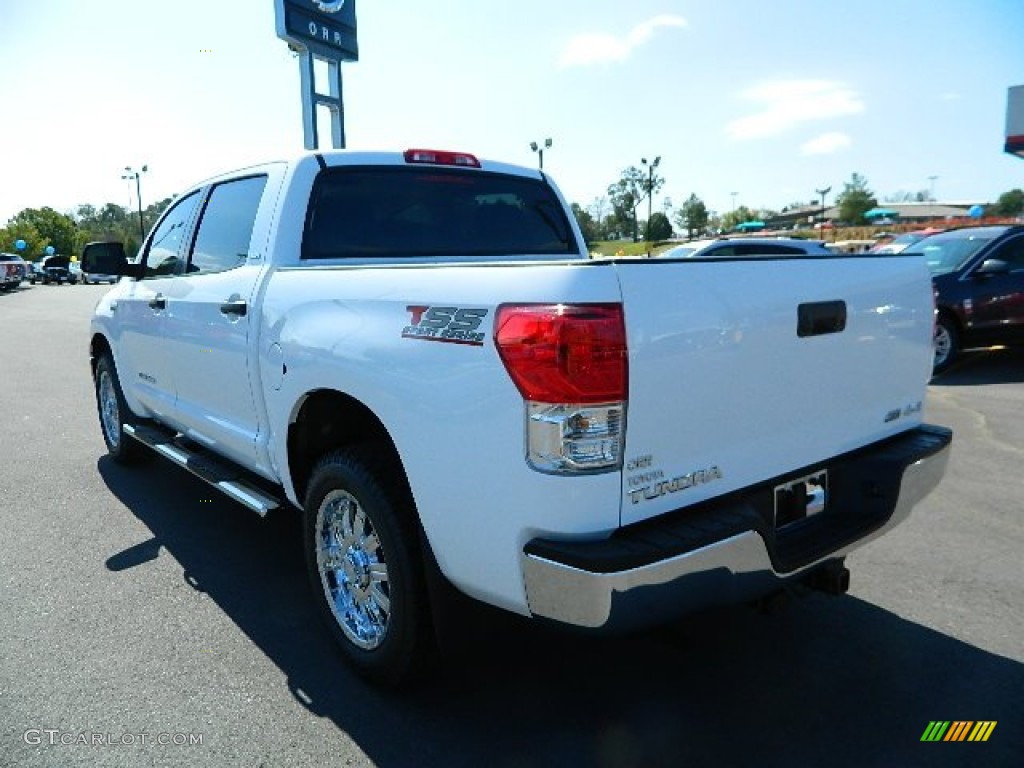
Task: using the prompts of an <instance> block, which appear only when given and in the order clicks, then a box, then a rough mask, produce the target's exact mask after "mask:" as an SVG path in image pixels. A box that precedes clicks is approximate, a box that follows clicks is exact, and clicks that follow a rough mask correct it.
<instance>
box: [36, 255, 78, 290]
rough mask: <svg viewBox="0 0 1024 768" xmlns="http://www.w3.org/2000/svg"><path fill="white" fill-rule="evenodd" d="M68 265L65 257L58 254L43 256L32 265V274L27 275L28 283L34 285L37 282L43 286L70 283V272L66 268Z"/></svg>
mask: <svg viewBox="0 0 1024 768" xmlns="http://www.w3.org/2000/svg"><path fill="white" fill-rule="evenodd" d="M70 263H71V262H70V260H69V259H68V257H67V256H61V255H60V254H54V255H53V256H45V257H44V258H42V259H40V260H39V261H37V262H36V263H35V264H33V267H32V274H31V275H29V278H28V281H29V282H30V283H32V285H35V284H36V282H37V281H38V282H40V283H42V284H43V285H49V284H50V283H56V284H57V285H60V284H61V283H70V282H72V281H71V271H70V269H69V268H68V266H69V264H70Z"/></svg>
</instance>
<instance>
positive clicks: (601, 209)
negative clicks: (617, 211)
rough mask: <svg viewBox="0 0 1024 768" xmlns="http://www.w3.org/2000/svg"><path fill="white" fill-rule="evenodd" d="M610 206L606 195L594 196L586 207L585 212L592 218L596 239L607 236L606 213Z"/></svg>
mask: <svg viewBox="0 0 1024 768" xmlns="http://www.w3.org/2000/svg"><path fill="white" fill-rule="evenodd" d="M610 207H611V206H609V205H608V198H607V197H595V198H594V199H593V200H592V201H591V203H590V205H589V206H588V208H587V213H589V214H590V216H591V218H592V219H593V220H594V227H595V229H596V230H597V239H598V240H604V239H606V238H607V237H608V224H607V214H608V209H609V208H610Z"/></svg>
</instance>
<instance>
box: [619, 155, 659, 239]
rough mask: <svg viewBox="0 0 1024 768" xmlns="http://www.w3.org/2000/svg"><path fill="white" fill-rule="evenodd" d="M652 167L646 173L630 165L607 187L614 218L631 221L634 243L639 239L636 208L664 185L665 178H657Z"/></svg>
mask: <svg viewBox="0 0 1024 768" xmlns="http://www.w3.org/2000/svg"><path fill="white" fill-rule="evenodd" d="M655 165H656V164H655ZM654 167H655V166H648V170H647V171H642V170H640V169H639V168H637V167H636V166H635V165H631V166H629V168H627V169H626V170H624V171H623V172H622V175H621V176H619V180H618V181H617V182H615V183H614V184H612V185H611V186H609V187H608V197H609V198H611V201H612V208H613V209H614V210H615V214H616V216H617V217H618V218H619V219H620V220H626V219H632V221H633V242H634V243H635V242H636V241H637V240H639V239H640V238H639V226H638V222H637V218H636V209H637V207H638V206H639V205H640V203H642V202H643V201H644V200H646V199H647V198H648V197H652V196H654V195H655V194H657V192H658V190H660V189H661V188H662V187H663V186H664V184H665V178H664V177H663V176H659V175H658V173H657V172H656V171H655V170H654ZM651 218H652V219H653V218H654V217H653V216H652V217H651Z"/></svg>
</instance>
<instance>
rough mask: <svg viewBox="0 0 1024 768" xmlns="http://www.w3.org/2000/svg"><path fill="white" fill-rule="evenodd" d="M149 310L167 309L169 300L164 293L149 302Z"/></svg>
mask: <svg viewBox="0 0 1024 768" xmlns="http://www.w3.org/2000/svg"><path fill="white" fill-rule="evenodd" d="M149 308H150V309H167V298H166V297H165V296H164V295H163V294H162V293H158V294H157V295H156V296H154V297H153V298H152V299H150V300H149Z"/></svg>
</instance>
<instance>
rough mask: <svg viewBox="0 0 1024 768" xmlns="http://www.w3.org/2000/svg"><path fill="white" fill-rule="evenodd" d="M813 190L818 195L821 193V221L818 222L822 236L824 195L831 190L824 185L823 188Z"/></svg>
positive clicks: (823, 231) (823, 230) (823, 228)
mask: <svg viewBox="0 0 1024 768" xmlns="http://www.w3.org/2000/svg"><path fill="white" fill-rule="evenodd" d="M814 191H815V192H817V193H818V194H819V195H821V221H820V222H819V223H820V224H821V234H822V237H823V238H824V235H825V195H827V194H828V193H829V192H831V191H832V187H825V188H824V189H816V190H814Z"/></svg>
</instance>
